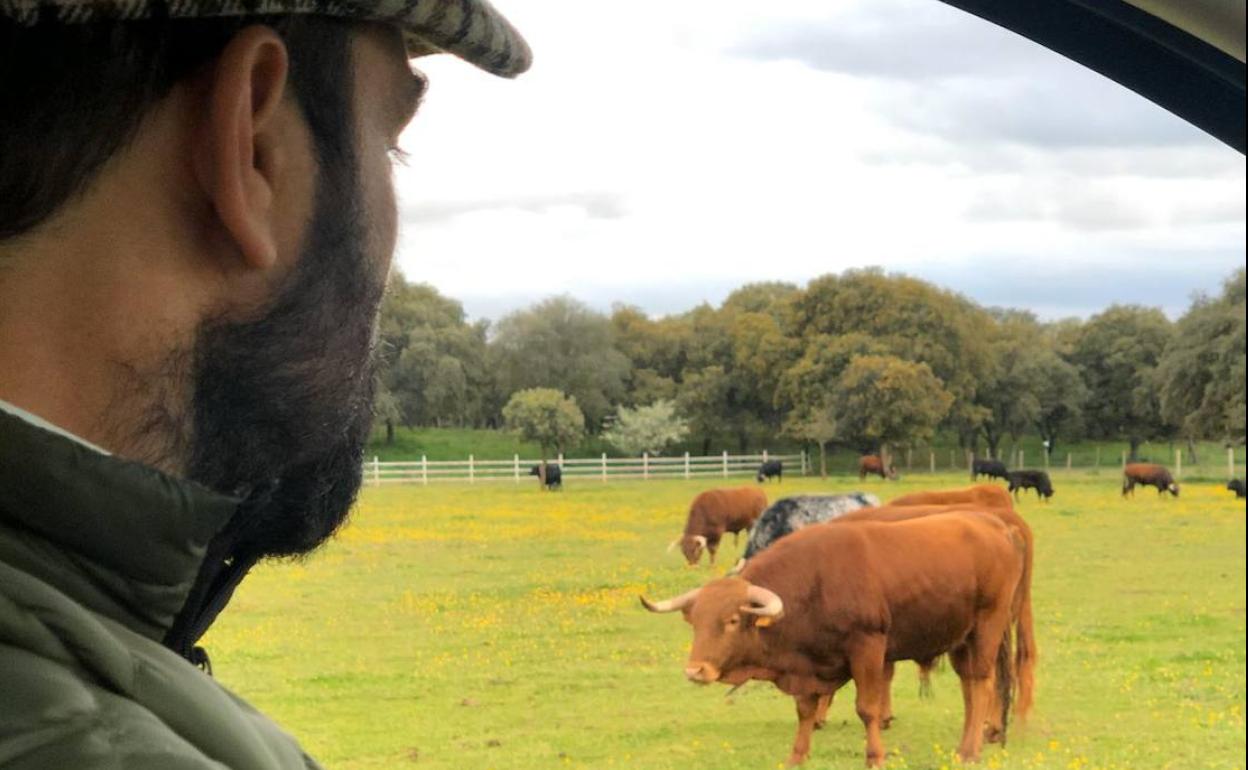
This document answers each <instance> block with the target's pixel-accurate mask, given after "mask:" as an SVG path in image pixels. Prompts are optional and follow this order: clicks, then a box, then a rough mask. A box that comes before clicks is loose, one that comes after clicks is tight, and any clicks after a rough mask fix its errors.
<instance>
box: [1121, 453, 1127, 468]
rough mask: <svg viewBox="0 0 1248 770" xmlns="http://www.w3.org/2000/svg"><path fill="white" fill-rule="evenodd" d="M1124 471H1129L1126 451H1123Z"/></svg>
mask: <svg viewBox="0 0 1248 770" xmlns="http://www.w3.org/2000/svg"><path fill="white" fill-rule="evenodd" d="M1122 469H1123V470H1126V469H1127V453H1126V450H1123V453H1122Z"/></svg>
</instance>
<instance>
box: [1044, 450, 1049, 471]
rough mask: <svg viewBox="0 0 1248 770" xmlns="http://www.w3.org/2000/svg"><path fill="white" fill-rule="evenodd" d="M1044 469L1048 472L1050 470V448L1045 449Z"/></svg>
mask: <svg viewBox="0 0 1248 770" xmlns="http://www.w3.org/2000/svg"><path fill="white" fill-rule="evenodd" d="M1044 469H1045V470H1046V471H1047V470H1048V469H1049V448H1048V447H1045V448H1044Z"/></svg>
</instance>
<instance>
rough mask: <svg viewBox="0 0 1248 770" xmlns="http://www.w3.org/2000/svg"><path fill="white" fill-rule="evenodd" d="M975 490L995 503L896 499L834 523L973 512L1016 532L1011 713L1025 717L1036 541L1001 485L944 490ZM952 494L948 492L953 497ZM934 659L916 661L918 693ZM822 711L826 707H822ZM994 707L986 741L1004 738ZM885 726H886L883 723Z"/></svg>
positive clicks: (1031, 671)
mask: <svg viewBox="0 0 1248 770" xmlns="http://www.w3.org/2000/svg"><path fill="white" fill-rule="evenodd" d="M976 489H991V490H995V491H996V492H998V493H999V494H1000V497H999V498H997V501H996V504H992V503H989V504H983V503H978V502H971V503H957V502H955V503H953V504H936V505H919V504H907V505H900V506H899V505H897V504H896V502H890V503H888V504H887V505H885V506H883V507H880V508H864V509H862V510H860V511H852V512H850V513H847V514H845V515H844V516H842V517H840V518H839V519H837V520H836V522H834V523H851V522H854V521H906V520H908V519H913V518H918V517H920V516H931V515H934V514H940V513H950V512H976V513H984V514H988V515H991V516H995V517H996V518H998V519H1000V520H1001V522H1002V523H1003V524H1005V525H1006V526H1008V527H1013V528H1014V529H1015V530H1017V531H1018V533H1019V535H1020V537H1021V538H1022V540H1023V546H1024V548H1025V552H1024V555H1023V577H1022V581H1021V582H1020V583H1019V590H1018V593H1017V594H1016V595H1015V597H1014V599H1015V603H1014V607H1013V611H1012V617H1013V619H1014V622H1015V623H1016V627H1017V630H1018V640H1017V647H1016V650H1015V658H1014V671H1015V677H1016V678H1017V680H1018V698H1017V699H1016V700H1015V701H1014V714H1015V715H1016V716H1018V717H1019V718H1020V719H1023V718H1026V716H1027V712H1029V711H1030V710H1031V707H1032V704H1033V703H1034V701H1035V687H1036V673H1035V672H1036V659H1037V658H1038V651H1037V648H1036V633H1035V626H1034V623H1033V620H1032V613H1031V576H1032V574H1033V565H1034V563H1035V554H1036V544H1035V537H1034V536H1033V535H1032V532H1031V527H1030V526H1028V524H1027V521H1026V520H1025V519H1023V517H1022V516H1020V515H1018V513H1016V512H1015V511H1014V507H1013V505H1011V502H1010V496H1009V494H1007V493H1006V491H1005V490H1004V489H1001V487H998V486H993V485H991V484H983V485H980V487H969V488H967V489H965V490H948V492H950V493H954V495H956V494H957V493H967V492H972V491H973V490H976ZM922 494H924V493H922V492H919V493H915V494H914V495H912V496H911V497H918V496H919V495H922ZM930 494H932V495H933V496H935V495H939V494H940V493H939V492H935V493H930ZM954 495H950V496H951V497H953V496H954ZM934 662H935V661H927V662H924V661H919V681H920V692H926V691H928V690H930V681H929V675H930V672H931V667H932V664H933V663H934ZM886 705H888V706H889V708H888V710H887V711H886V715H887V716H889V717H890V718H891V716H892V710H891V704H886ZM823 709H824V711H826V710H827V707H826V706H824V707H823ZM995 714H996V710H994V711H993V712H992V713H991V714H990V715H989V723H990V725H989V730H988V734H987V736H988V740H989V741H990V742H993V741H995V740H996V739H998V738H999V739H1001V740H1004V738H1005V733H1004V727H1003V726H1002V725H998V724H996V723H995V722H994V721H993V719H992V717H993V716H995ZM886 726H887V725H886Z"/></svg>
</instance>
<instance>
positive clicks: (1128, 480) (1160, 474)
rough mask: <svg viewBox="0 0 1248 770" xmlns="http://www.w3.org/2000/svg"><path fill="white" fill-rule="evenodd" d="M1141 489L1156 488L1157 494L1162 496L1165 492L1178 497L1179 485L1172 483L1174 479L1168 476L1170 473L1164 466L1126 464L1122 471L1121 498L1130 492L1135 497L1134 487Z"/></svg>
mask: <svg viewBox="0 0 1248 770" xmlns="http://www.w3.org/2000/svg"><path fill="white" fill-rule="evenodd" d="M1136 484H1139V485H1140V486H1142V487H1157V494H1159V495H1164V494H1165V493H1166V492H1169V493H1170V494H1172V495H1174V496H1175V497H1178V496H1179V485H1178V484H1176V483H1174V477H1173V476H1171V475H1170V471H1168V470H1166V467H1165V466H1164V465H1157V464H1155V463H1128V464H1127V466H1126V467H1124V468H1123V469H1122V496H1123V497H1126V496H1127V493H1128V492H1130V493H1131V496H1132V497H1135V485H1136Z"/></svg>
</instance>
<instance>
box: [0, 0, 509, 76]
mask: <svg viewBox="0 0 1248 770" xmlns="http://www.w3.org/2000/svg"><path fill="white" fill-rule="evenodd" d="M287 13H309V14H321V15H325V16H338V17H343V18H350V19H359V20H361V21H377V22H382V23H386V24H393V25H395V26H397V27H399V28H400V29H402V30H403V38H404V40H405V42H406V44H407V52H408V55H410V56H412V57H417V56H425V55H427V54H432V53H440V52H443V51H445V52H447V53H452V54H455V55H456V56H458V57H460V58H461V59H464V60H466V61H468V62H471V63H472V64H475V65H476V66H478V67H480V68H481V69H483V70H486V71H487V72H492V73H494V74H495V75H501V76H503V77H514V76H516V75H519V74H520V73H521V72H524V71H525V70H527V69H528V68H529V64H530V62H531V61H532V54H531V53H530V51H529V46H528V44H527V43H526V42H524V38H523V37H521V36H520V33H519V32H517V31H516V29H515V27H513V26H511V23H510V22H508V21H507V20H506V19H505V18H503V16H502V14H500V13H499V12H498V11H496V10H495V9H494V7H493V6H492V5H490V3H489V2H488V0H0V16H7V17H9V18H10V19H12V20H14V21H15V22H17V23H18V24H21V25H25V26H32V25H34V24H36V23H59V24H82V23H87V22H93V21H106V20H126V19H151V18H178V19H193V18H210V17H221V16H259V15H266V14H268V15H271V14H287Z"/></svg>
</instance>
